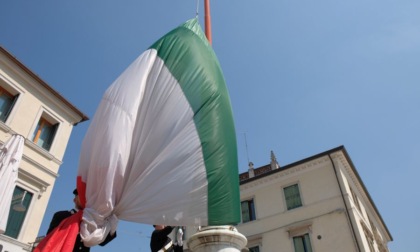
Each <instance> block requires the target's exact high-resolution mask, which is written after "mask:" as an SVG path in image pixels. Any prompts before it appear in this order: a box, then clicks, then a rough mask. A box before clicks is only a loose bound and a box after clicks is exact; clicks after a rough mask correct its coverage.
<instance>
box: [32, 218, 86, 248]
mask: <svg viewBox="0 0 420 252" xmlns="http://www.w3.org/2000/svg"><path fill="white" fill-rule="evenodd" d="M82 216H83V211H79V212H77V213H75V214H73V215H71V216H70V217H68V218H66V219H64V220H63V221H62V222H61V223H60V225H58V227H56V228H55V229H54V230H53V231H51V232H50V233H49V234H48V235H47V236H46V237H45V238H44V239H43V240H42V241H41V242H40V243H39V244H38V246H37V247H36V248H35V250H34V252H72V251H73V248H74V244H75V242H76V237H77V234H78V233H79V226H80V222H81V220H82Z"/></svg>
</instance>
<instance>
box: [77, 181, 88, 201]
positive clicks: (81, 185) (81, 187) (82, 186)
mask: <svg viewBox="0 0 420 252" xmlns="http://www.w3.org/2000/svg"><path fill="white" fill-rule="evenodd" d="M77 193H78V194H79V199H80V204H81V205H82V208H85V207H86V183H85V182H83V181H82V177H81V176H77Z"/></svg>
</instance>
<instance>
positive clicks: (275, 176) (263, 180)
mask: <svg viewBox="0 0 420 252" xmlns="http://www.w3.org/2000/svg"><path fill="white" fill-rule="evenodd" d="M327 162H329V159H328V157H327V156H324V157H319V158H317V159H313V160H310V161H307V162H305V163H300V164H297V165H295V166H290V167H287V168H279V169H276V170H273V171H271V174H269V175H265V176H264V175H261V177H260V178H258V177H255V179H253V180H252V181H249V182H246V183H243V184H241V185H240V188H241V190H249V189H253V188H256V187H260V186H267V185H271V184H274V183H277V182H278V181H279V180H280V179H282V178H286V177H291V176H294V175H298V174H300V173H302V172H306V171H309V170H312V169H316V168H317V167H319V166H320V165H323V164H325V163H327Z"/></svg>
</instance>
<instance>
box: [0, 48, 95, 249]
mask: <svg viewBox="0 0 420 252" xmlns="http://www.w3.org/2000/svg"><path fill="white" fill-rule="evenodd" d="M86 120H88V117H87V116H86V115H85V114H83V113H82V112H81V111H80V110H78V109H77V108H76V107H75V106H74V105H72V104H71V103H70V102H69V101H67V100H66V99H65V98H64V97H63V96H61V95H60V94H59V93H58V92H56V91H55V90H54V89H53V88H51V87H50V86H49V85H48V84H47V83H45V82H44V81H43V80H41V79H40V78H39V77H38V76H37V75H35V74H34V73H33V72H32V71H31V70H29V69H28V68H27V67H26V66H24V65H23V64H22V63H21V62H20V61H18V60H17V59H16V58H15V57H13V55H11V54H10V53H9V52H8V51H6V50H5V49H4V48H3V47H0V141H1V143H4V142H6V141H7V140H8V139H9V138H10V137H11V136H12V135H13V134H19V135H22V136H23V137H24V138H25V144H24V150H23V156H22V160H21V162H20V165H19V172H18V179H17V185H16V187H15V189H14V194H13V199H12V202H11V206H10V213H9V218H8V222H7V227H6V231H5V233H4V234H2V235H0V251H3V252H4V251H13V252H15V251H30V250H31V248H32V244H33V242H34V241H35V239H36V236H37V234H38V230H39V228H40V226H41V221H42V219H43V216H44V213H45V210H46V208H47V204H48V201H49V198H50V195H51V192H52V189H53V186H54V182H55V180H56V178H57V176H58V170H59V168H60V165H61V164H62V159H63V156H64V152H65V150H66V147H67V143H68V141H69V138H70V134H71V131H72V129H73V127H74V126H75V125H77V124H78V123H80V122H83V121H86ZM19 203H22V204H23V205H24V207H21V208H16V207H14V206H15V205H16V204H19Z"/></svg>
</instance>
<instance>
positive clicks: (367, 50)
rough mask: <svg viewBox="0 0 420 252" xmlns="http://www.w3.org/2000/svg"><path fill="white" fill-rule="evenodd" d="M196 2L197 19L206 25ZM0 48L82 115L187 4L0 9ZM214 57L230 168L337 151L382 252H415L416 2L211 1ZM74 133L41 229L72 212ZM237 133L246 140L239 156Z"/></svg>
mask: <svg viewBox="0 0 420 252" xmlns="http://www.w3.org/2000/svg"><path fill="white" fill-rule="evenodd" d="M202 7H203V2H202V0H200V20H201V21H202V20H203V17H204V14H203V10H202ZM0 8H1V10H2V11H1V15H0V44H1V45H2V46H3V47H5V48H6V49H7V50H8V51H10V52H11V53H12V54H13V55H15V56H16V57H17V58H18V59H19V60H20V61H22V62H23V63H24V64H25V65H26V66H27V67H29V68H30V69H31V70H33V71H34V72H35V73H36V74H37V75H39V76H40V77H41V78H42V79H43V80H45V81H46V82H47V83H48V84H49V85H51V86H52V87H53V88H55V89H56V90H57V91H58V92H60V93H61V94H62V95H63V96H64V97H66V98H67V99H68V100H69V101H71V102H72V103H73V104H74V105H76V106H77V107H78V108H79V109H80V110H82V111H83V112H84V113H85V114H87V115H89V116H90V117H91V118H92V117H93V114H94V113H95V110H96V108H97V106H98V104H99V101H100V99H101V97H102V95H103V93H104V91H105V89H106V88H107V87H108V86H109V85H110V84H111V83H112V82H113V81H114V80H115V79H116V78H117V77H118V76H119V75H120V73H121V72H122V71H123V70H124V69H125V68H126V67H127V66H128V65H129V64H130V63H131V62H132V61H133V60H134V59H135V58H136V57H137V56H138V55H139V54H140V53H142V52H143V51H144V50H145V49H147V48H148V47H149V46H150V45H151V44H152V43H153V42H154V41H155V40H157V39H158V38H159V37H161V36H162V35H164V34H165V33H166V32H168V31H169V30H171V29H173V28H175V27H176V26H178V25H179V24H181V23H183V22H184V21H186V20H187V19H190V18H193V17H194V16H195V10H196V1H195V0H166V1H164V0H143V1H139V0H137V1H134V0H126V1H110V0H90V1H80V0H75V1H56V0H38V1H24V0H12V1H11V0H9V1H7V0H3V1H2V2H1V3H0ZM211 10H212V26H213V48H214V50H215V52H216V54H217V55H218V57H219V60H220V63H221V66H222V69H223V71H224V74H225V79H226V82H227V85H228V89H229V92H230V96H231V101H232V107H233V112H234V117H235V124H236V130H237V139H238V151H239V164H240V171H241V172H243V171H245V170H246V169H247V163H248V161H247V160H248V158H249V160H250V161H252V162H253V163H254V164H255V166H256V167H259V166H262V165H265V164H268V163H269V161H270V151H271V150H273V151H274V152H275V154H276V156H277V159H278V161H279V163H280V165H286V164H289V163H292V162H295V161H299V160H301V159H303V158H306V157H309V156H312V155H315V154H318V153H320V152H323V151H326V150H328V149H331V148H334V147H337V146H339V145H344V146H345V147H346V149H347V151H348V152H349V154H350V157H351V158H352V160H353V162H354V164H355V166H356V168H357V170H358V171H359V173H360V175H361V178H362V179H363V181H364V183H365V185H366V187H367V189H368V190H369V193H370V194H371V196H372V198H373V200H374V202H375V203H376V206H377V207H378V209H379V211H380V213H381V215H382V217H383V219H384V220H385V222H386V225H387V226H388V228H389V230H390V232H391V234H392V235H393V238H394V241H393V242H391V243H390V244H389V248H390V249H391V251H394V252H396V251H401V252H405V251H418V246H417V242H416V241H417V240H418V233H419V232H418V226H420V220H419V218H418V214H419V213H420V200H419V199H420V190H419V188H418V184H419V183H418V181H419V176H420V158H419V155H420V134H419V129H420V116H419V113H420V15H419V10H420V1H418V0H398V1H397V0H381V1H379V0H368V1H366V0H353V1H342V0H319V1H309V0H302V1H288V0H265V1H250V0H248V1H240V0H229V1H224V0H212V1H211ZM88 126H89V121H88V122H85V123H82V124H79V125H78V126H77V127H75V128H74V131H73V133H72V136H71V140H70V142H69V145H68V148H67V151H66V154H65V156H64V163H63V165H62V166H61V168H60V172H59V173H60V177H59V178H58V179H57V182H56V184H55V187H54V190H53V193H52V197H51V199H50V203H49V205H48V209H47V211H46V214H45V218H44V221H43V224H42V227H41V230H40V235H42V234H44V233H45V232H46V229H47V226H48V224H49V221H50V219H51V217H52V215H53V213H54V212H55V211H58V210H63V209H68V208H71V206H72V194H71V191H72V189H73V188H74V187H75V179H76V172H77V165H78V158H79V151H80V146H81V142H82V139H83V137H84V135H85V132H86V130H87V127H88ZM244 134H246V138H247V143H248V155H247V153H246V149H245V141H244ZM151 231H152V228H151V227H149V226H145V225H141V224H131V223H126V222H124V223H120V225H119V229H118V232H119V234H118V235H119V238H118V240H116V241H115V242H112V243H111V244H109V245H108V246H106V247H104V248H96V247H95V248H94V249H93V251H115V250H116V249H119V251H150V250H149V238H148V236H149V235H150V232H151Z"/></svg>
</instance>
